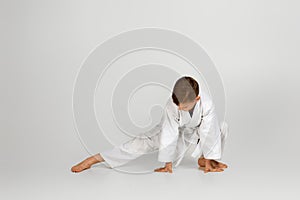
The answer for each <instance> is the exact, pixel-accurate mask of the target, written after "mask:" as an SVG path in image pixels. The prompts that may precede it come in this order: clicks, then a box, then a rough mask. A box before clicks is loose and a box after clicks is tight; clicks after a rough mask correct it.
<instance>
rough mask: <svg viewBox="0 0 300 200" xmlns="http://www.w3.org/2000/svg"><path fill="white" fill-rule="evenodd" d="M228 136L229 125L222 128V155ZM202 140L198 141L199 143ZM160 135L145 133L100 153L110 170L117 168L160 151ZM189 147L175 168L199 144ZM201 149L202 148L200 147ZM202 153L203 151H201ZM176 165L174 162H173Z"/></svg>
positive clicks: (191, 144)
mask: <svg viewBox="0 0 300 200" xmlns="http://www.w3.org/2000/svg"><path fill="white" fill-rule="evenodd" d="M227 134H228V127H227V124H226V123H225V125H224V124H223V125H222V126H221V145H222V146H221V148H222V154H223V150H224V145H225V141H226V137H227ZM180 138H181V135H179V138H178V140H180ZM199 140H200V139H198V142H200V141H199ZM159 145H160V144H159V134H156V135H151V136H149V134H147V133H144V134H142V135H141V136H137V137H133V138H132V139H130V140H129V141H126V142H124V143H122V144H121V145H119V146H115V147H113V148H112V149H109V150H106V151H103V152H100V155H101V156H102V157H103V159H104V160H105V163H106V164H107V165H108V167H109V168H115V167H119V166H122V165H124V164H126V163H128V162H130V161H132V160H134V159H136V158H138V157H140V156H142V155H144V154H149V153H153V152H156V151H158V150H159ZM187 146H188V147H187V148H185V149H183V150H182V153H181V156H180V157H178V160H176V164H175V166H174V165H173V167H176V166H178V165H179V163H180V162H181V160H182V158H183V157H184V155H185V153H186V152H187V151H188V150H190V148H197V143H188V145H187ZM200 148H201V147H200ZM200 151H201V149H200ZM173 163H174V162H173Z"/></svg>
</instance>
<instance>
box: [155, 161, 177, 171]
mask: <svg viewBox="0 0 300 200" xmlns="http://www.w3.org/2000/svg"><path fill="white" fill-rule="evenodd" d="M154 171H155V172H169V173H172V172H173V170H172V162H168V163H166V165H165V167H161V168H158V169H155V170H154Z"/></svg>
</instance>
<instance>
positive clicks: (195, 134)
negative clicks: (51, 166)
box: [71, 76, 227, 173]
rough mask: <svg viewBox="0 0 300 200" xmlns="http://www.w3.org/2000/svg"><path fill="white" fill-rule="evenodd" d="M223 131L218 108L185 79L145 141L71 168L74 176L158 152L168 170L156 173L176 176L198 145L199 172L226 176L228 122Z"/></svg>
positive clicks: (137, 140)
mask: <svg viewBox="0 0 300 200" xmlns="http://www.w3.org/2000/svg"><path fill="white" fill-rule="evenodd" d="M221 128H222V129H220V127H219V123H218V120H217V116H216V113H215V109H214V104H213V102H212V101H211V99H210V97H209V96H208V95H206V94H205V93H204V92H202V93H201V95H199V85H198V83H197V81H196V80H195V79H193V78H192V77H188V76H184V77H181V78H180V79H178V80H177V81H176V83H175V85H174V88H173V92H172V97H170V98H169V99H168V101H167V104H166V107H165V109H164V113H163V116H162V118H161V121H160V123H159V124H158V125H157V126H155V127H154V128H152V129H151V130H150V131H148V132H146V133H144V134H143V136H144V137H135V138H133V139H131V140H129V141H127V142H125V143H123V144H121V145H119V146H117V147H114V148H113V149H110V150H107V151H103V152H101V153H98V154H96V155H94V156H91V157H89V158H87V159H85V160H84V161H82V162H80V163H78V164H77V165H75V166H73V167H72V168H71V171H72V172H81V171H83V170H85V169H89V168H90V167H91V166H92V165H93V164H95V163H99V162H106V163H107V164H108V165H109V166H110V167H111V168H114V167H117V166H121V165H124V164H126V163H128V162H129V161H131V160H133V159H136V158H138V157H139V156H141V155H143V154H146V153H150V152H153V151H157V150H159V152H158V161H160V162H163V163H165V166H164V167H161V168H158V169H155V170H154V171H155V172H169V173H172V172H173V169H172V168H173V164H174V163H175V165H174V166H175V167H176V166H178V165H179V163H180V162H181V160H182V158H183V157H184V154H185V152H186V151H187V149H188V148H187V145H186V142H187V143H188V144H195V145H196V147H195V150H194V152H193V153H192V156H193V157H199V159H198V165H199V169H202V170H204V172H205V173H207V172H222V171H224V169H225V168H227V165H226V164H224V163H221V162H219V161H217V160H218V159H221V155H222V151H223V148H224V143H225V138H226V135H227V125H226V123H225V122H224V123H223V125H222V127H221Z"/></svg>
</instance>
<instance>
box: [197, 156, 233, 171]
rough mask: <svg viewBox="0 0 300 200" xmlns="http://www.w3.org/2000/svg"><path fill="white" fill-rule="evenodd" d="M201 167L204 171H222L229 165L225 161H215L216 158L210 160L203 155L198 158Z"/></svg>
mask: <svg viewBox="0 0 300 200" xmlns="http://www.w3.org/2000/svg"><path fill="white" fill-rule="evenodd" d="M198 164H199V169H202V170H203V171H204V173H207V172H222V171H224V169H225V168H227V167H228V166H227V165H226V164H224V163H221V162H218V161H215V160H209V159H205V158H203V157H201V158H199V160H198Z"/></svg>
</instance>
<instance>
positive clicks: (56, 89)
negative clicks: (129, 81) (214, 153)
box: [0, 0, 300, 199]
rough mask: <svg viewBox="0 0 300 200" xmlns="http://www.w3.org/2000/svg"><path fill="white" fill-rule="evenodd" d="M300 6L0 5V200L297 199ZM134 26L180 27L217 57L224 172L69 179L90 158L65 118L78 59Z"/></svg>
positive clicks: (104, 171) (101, 172)
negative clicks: (222, 91)
mask: <svg viewBox="0 0 300 200" xmlns="http://www.w3.org/2000/svg"><path fill="white" fill-rule="evenodd" d="M298 11H299V3H298V2H297V1H292V0H289V1H283V0H281V1H277V0H273V1H271V0H268V1H258V0H252V1H250V0H247V1H245V0H234V1H199V0H198V1H185V2H184V3H183V2H181V1H174V0H173V1H161V0H160V1H157V0H152V1H140V0H136V1H64V0H60V1H14V0H10V1H1V3H0V16H1V17H0V20H1V31H0V34H1V39H0V40H1V45H0V51H1V53H0V55H1V59H0V62H1V64H0V66H1V72H0V77H1V78H0V81H1V84H0V87H1V98H0V101H1V103H0V117H1V126H0V133H1V140H0V158H1V159H0V162H1V165H0V169H1V171H0V188H1V189H0V190H1V192H0V197H1V198H9V199H53V198H55V199H82V198H86V199H88V198H105V199H116V198H124V199H140V198H143V199H154V198H157V199H162V198H173V199H182V198H185V199H186V198H191V199H192V198H199V199H200V198H203V199H205V198H206V199H207V198H209V199H221V198H225V199H240V198H243V199H262V198H270V197H274V198H289V199H299V196H300V195H299V192H298V191H297V190H296V188H298V187H297V186H298V185H299V183H298V180H299V179H298V178H299V167H300V162H299V160H297V158H298V157H299V155H298V153H299V150H300V149H299V140H300V137H299V136H298V134H299V127H298V124H297V123H298V119H299V117H298V113H299V111H300V110H299V106H298V102H299V100H300V95H299V79H298V76H299V75H298V72H299V69H297V67H298V66H299V63H300V61H299V56H298V52H299V50H300V49H299V46H300V41H299V35H300V29H299V17H300V13H299V12H298ZM139 27H161V28H168V29H172V30H176V31H179V32H182V33H184V34H186V35H188V36H190V37H191V38H193V39H194V40H195V41H197V42H198V43H200V44H201V45H202V46H203V47H204V48H205V50H206V51H207V53H208V54H209V56H210V57H211V58H212V59H213V60H214V62H215V64H216V66H217V68H218V70H219V72H220V74H221V76H222V78H223V81H224V85H225V88H226V95H227V113H226V117H227V121H228V123H229V125H230V135H229V138H228V142H227V146H226V152H225V156H224V161H225V162H226V163H228V164H229V169H227V170H226V171H225V172H224V173H221V174H206V175H204V174H203V173H202V172H200V171H198V170H197V168H196V165H195V163H191V162H188V161H185V162H183V164H182V165H181V166H180V167H179V168H178V169H177V170H176V171H175V173H173V174H158V173H153V174H145V175H131V174H123V173H118V172H116V171H114V170H110V169H108V168H105V167H103V165H101V164H100V165H97V166H95V167H93V168H92V169H91V170H88V171H85V172H84V173H80V174H73V173H71V172H70V167H71V166H72V165H73V164H75V163H77V162H79V161H80V160H81V159H83V158H85V157H87V156H88V154H87V152H86V151H85V150H84V148H83V147H82V145H81V143H80V141H79V139H78V138H77V136H76V134H75V130H74V126H73V119H72V104H71V102H72V87H73V83H74V80H75V77H76V73H77V71H78V69H79V67H80V65H81V62H82V61H83V59H84V58H86V56H87V55H88V53H89V52H90V51H91V50H92V49H93V48H94V47H96V46H97V45H98V44H99V43H101V42H103V41H104V40H105V39H107V38H109V37H111V36H112V35H115V34H118V33H119V32H122V31H126V30H130V29H134V28H139ZM193 164H194V165H193Z"/></svg>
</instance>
